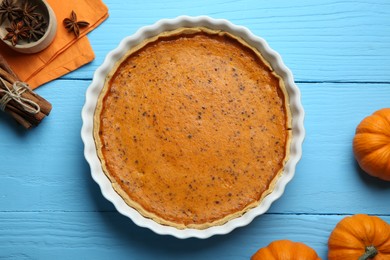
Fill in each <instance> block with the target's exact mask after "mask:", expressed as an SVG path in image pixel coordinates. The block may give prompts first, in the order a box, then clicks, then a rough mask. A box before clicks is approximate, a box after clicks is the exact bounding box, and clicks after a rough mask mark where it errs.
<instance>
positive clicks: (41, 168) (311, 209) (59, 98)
mask: <svg viewBox="0 0 390 260" xmlns="http://www.w3.org/2000/svg"><path fill="white" fill-rule="evenodd" d="M105 3H106V4H107V5H108V7H109V12H110V17H109V19H108V20H107V21H105V22H104V23H103V24H102V25H101V26H100V27H98V28H97V29H96V30H95V31H93V32H91V33H90V34H89V37H90V41H91V43H92V46H93V49H94V50H95V53H96V59H95V60H94V61H93V62H92V63H90V64H88V65H86V66H84V67H83V68H81V69H79V70H77V71H75V72H72V73H70V74H68V75H66V76H64V77H63V78H60V79H58V80H55V81H53V82H51V83H49V84H46V85H44V86H42V87H41V88H39V89H38V90H37V92H38V93H39V94H40V95H42V96H43V97H45V98H47V99H48V100H49V101H50V102H52V104H53V111H52V113H51V115H50V116H49V117H48V118H47V119H45V120H44V121H43V122H42V124H41V125H40V126H39V127H38V128H36V129H33V130H31V131H28V132H26V131H24V130H23V129H21V128H20V127H19V126H17V125H16V124H15V123H14V122H13V121H12V120H10V119H9V118H8V117H7V116H6V115H4V114H3V113H1V115H0V259H110V258H111V259H248V258H249V257H250V256H251V255H252V254H253V253H254V252H255V251H256V250H257V249H258V248H260V247H263V246H266V245H267V244H268V243H270V242H271V241H273V240H276V239H291V240H295V241H301V242H304V243H306V244H308V245H309V246H311V247H313V248H314V249H315V250H316V251H317V252H318V254H319V255H320V256H321V257H322V258H323V259H326V255H327V239H328V237H329V234H330V232H331V230H332V229H333V228H334V226H335V225H336V223H337V222H338V221H340V220H341V219H342V218H343V217H345V216H346V215H350V214H355V213H367V214H373V215H378V216H380V217H381V218H383V219H384V220H386V221H387V222H390V202H389V201H390V183H386V182H383V181H379V180H377V179H374V178H371V177H369V176H368V175H366V174H365V173H363V172H362V171H361V170H360V169H359V167H358V166H357V164H356V162H355V160H354V158H353V153H352V147H351V140H352V138H353V135H354V131H355V128H356V126H357V124H358V123H359V122H360V120H361V119H363V118H364V117H365V116H367V115H369V114H371V113H372V112H374V111H375V110H377V109H380V108H382V107H389V106H390V2H389V1H388V0H361V1H351V0H344V1H336V0H321V1H310V0H299V1H287V0H283V1H282V0H277V1H255V0H252V1H235V0H231V1H226V0H212V1H211V0H198V1H178V0H167V1H160V0H150V1H119V0H105ZM179 15H192V16H196V15H209V16H211V17H214V18H225V19H228V20H230V21H231V22H233V23H235V24H237V25H243V26H246V27H248V28H249V29H250V30H251V31H252V32H253V33H255V34H257V35H258V36H261V37H263V38H265V39H266V40H267V41H268V43H269V44H270V46H271V47H272V48H273V49H275V50H276V51H278V52H279V53H280V54H281V55H282V57H283V60H284V62H285V63H286V65H287V66H288V67H289V68H290V69H291V70H292V72H293V74H294V76H295V80H296V84H297V85H298V87H299V88H300V90H301V93H302V103H303V106H304V109H305V112H306V117H305V128H306V139H305V141H304V145H303V156H302V160H301V161H300V162H299V164H298V167H297V169H296V175H295V177H294V179H293V180H292V182H290V183H289V185H288V186H287V188H286V191H285V193H284V195H283V196H282V197H281V198H280V199H279V200H278V201H276V203H274V204H273V205H272V206H271V208H270V210H269V211H268V212H267V213H266V214H265V215H263V216H260V217H258V218H256V219H255V220H254V221H253V222H252V223H251V224H250V225H248V226H246V227H244V228H239V229H236V230H234V231H233V232H232V233H230V234H228V235H224V236H214V237H212V238H209V239H207V240H199V239H187V240H178V239H176V238H174V237H170V236H159V235H156V234H154V233H153V232H152V231H150V230H148V229H145V228H140V227H138V226H136V225H135V224H133V222H132V221H131V220H130V219H128V218H126V217H124V216H122V215H120V214H119V213H118V212H117V211H116V210H115V209H114V207H113V206H112V205H111V204H110V203H109V202H108V201H106V200H105V199H104V198H103V196H102V195H101V193H100V190H99V188H98V185H97V184H96V183H95V182H94V181H93V180H92V178H91V176H90V170H89V166H88V165H87V163H86V161H85V159H84V157H83V143H82V141H81V138H80V129H81V125H82V122H81V115H80V113H81V109H82V106H83V104H84V99H85V91H86V89H87V88H88V86H89V84H90V83H91V79H92V76H93V73H94V71H95V70H96V68H97V67H98V66H99V65H100V64H101V63H102V62H103V59H104V57H105V55H106V54H107V53H108V52H109V51H110V50H112V49H113V48H115V47H116V46H117V45H118V43H119V42H120V40H121V39H122V38H123V37H125V36H127V35H131V34H133V33H134V32H135V31H136V30H137V29H138V28H139V27H141V26H144V25H149V24H152V23H154V22H156V21H157V20H159V19H161V18H174V17H176V16H179Z"/></svg>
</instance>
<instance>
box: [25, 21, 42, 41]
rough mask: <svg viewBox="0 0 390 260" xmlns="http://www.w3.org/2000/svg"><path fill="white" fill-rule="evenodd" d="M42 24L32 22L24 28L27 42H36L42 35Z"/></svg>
mask: <svg viewBox="0 0 390 260" xmlns="http://www.w3.org/2000/svg"><path fill="white" fill-rule="evenodd" d="M42 26H43V24H42V23H39V22H38V21H32V22H30V23H29V24H27V25H26V26H25V28H26V31H27V42H30V41H31V40H33V41H38V40H39V39H40V38H41V37H42V36H43V35H44V34H45V30H42Z"/></svg>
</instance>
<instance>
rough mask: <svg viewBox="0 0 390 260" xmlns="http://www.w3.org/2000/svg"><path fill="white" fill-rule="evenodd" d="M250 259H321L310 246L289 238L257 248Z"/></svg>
mask: <svg viewBox="0 0 390 260" xmlns="http://www.w3.org/2000/svg"><path fill="white" fill-rule="evenodd" d="M251 260H321V258H319V257H318V255H317V253H316V252H315V251H314V249H312V248H311V247H309V246H307V245H305V244H304V243H301V242H293V241H291V240H287V239H284V240H276V241H273V242H272V243H270V244H269V245H268V246H266V247H263V248H261V249H259V250H258V251H257V252H256V253H255V254H254V255H253V256H252V257H251Z"/></svg>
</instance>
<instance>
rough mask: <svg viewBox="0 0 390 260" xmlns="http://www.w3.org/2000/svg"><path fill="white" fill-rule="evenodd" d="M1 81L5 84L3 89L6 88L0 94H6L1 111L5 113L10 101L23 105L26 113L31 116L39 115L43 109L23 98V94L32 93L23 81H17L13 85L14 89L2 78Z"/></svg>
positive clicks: (2, 99) (0, 102)
mask: <svg viewBox="0 0 390 260" xmlns="http://www.w3.org/2000/svg"><path fill="white" fill-rule="evenodd" d="M0 81H1V83H2V84H3V87H4V88H5V89H0V92H1V93H4V95H3V97H2V98H1V99H0V109H1V110H3V111H4V110H5V108H6V107H7V104H8V102H9V101H11V100H15V102H17V103H18V104H20V105H21V107H22V108H23V109H24V111H26V112H28V113H31V114H37V113H39V111H40V110H41V107H40V106H39V105H38V104H37V103H35V102H34V101H32V100H29V99H27V98H24V97H22V94H23V93H24V92H25V91H31V90H30V88H29V87H28V85H27V84H26V83H24V82H21V81H15V82H14V84H13V85H12V88H9V87H8V86H7V84H6V83H5V81H4V80H3V79H2V78H0Z"/></svg>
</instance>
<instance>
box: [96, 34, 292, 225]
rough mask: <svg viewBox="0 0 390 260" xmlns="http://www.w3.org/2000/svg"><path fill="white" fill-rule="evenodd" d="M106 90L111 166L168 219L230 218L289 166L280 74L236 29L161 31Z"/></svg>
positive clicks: (123, 189)
mask: <svg viewBox="0 0 390 260" xmlns="http://www.w3.org/2000/svg"><path fill="white" fill-rule="evenodd" d="M103 93H104V95H103V97H101V100H100V108H99V109H98V112H100V114H99V115H98V117H97V120H98V121H99V122H98V124H97V127H98V129H97V130H96V131H97V134H96V135H95V138H96V139H98V140H97V143H98V144H99V145H101V149H100V150H99V151H98V152H99V155H100V157H101V160H102V161H103V162H104V169H105V172H106V174H107V175H108V176H109V177H110V179H111V181H112V182H113V183H114V184H115V188H116V190H117V191H118V192H119V193H120V194H121V195H122V196H123V197H124V198H125V200H126V201H127V202H128V203H129V204H130V205H132V206H133V207H135V208H137V209H139V211H140V212H141V213H142V214H143V215H145V216H147V217H151V218H153V219H155V220H156V221H158V222H160V223H163V224H169V225H173V226H177V227H185V226H190V227H195V228H204V227H207V226H210V225H213V224H215V223H217V224H221V223H223V222H224V221H226V220H228V219H230V218H231V217H235V216H238V215H241V214H243V213H244V212H245V211H246V210H247V209H248V208H250V207H253V206H255V205H257V204H258V202H259V201H260V200H261V198H262V197H264V195H266V194H267V193H268V192H269V190H267V189H269V188H270V185H271V183H272V180H273V179H274V178H275V176H276V175H277V174H278V173H279V172H280V171H281V169H282V168H283V164H284V161H285V159H286V157H287V155H286V150H287V147H288V140H289V131H288V125H289V124H288V122H289V118H288V111H286V110H287V108H286V107H287V106H286V104H285V94H283V93H284V92H283V91H281V88H280V84H279V78H278V77H277V76H275V75H274V74H273V73H271V71H270V68H269V67H268V66H267V65H265V64H264V63H263V62H262V61H261V59H260V58H259V57H258V56H257V55H256V54H255V53H254V52H253V51H252V50H251V49H249V48H248V47H245V46H243V45H242V44H241V43H239V42H238V41H237V40H236V39H233V38H231V37H230V36H227V35H222V36H221V35H210V34H207V33H196V34H191V35H184V34H181V35H178V36H169V37H168V36H167V37H160V38H159V39H158V40H157V41H155V42H151V43H148V44H147V45H146V46H144V47H143V48H141V49H140V50H138V51H137V52H135V53H132V54H130V56H129V57H127V58H126V59H125V60H124V61H123V62H122V64H120V65H119V66H118V68H117V70H116V72H115V73H114V74H113V75H112V78H111V79H110V80H109V82H108V84H106V86H105V91H104V92H103ZM95 119H96V118H95ZM271 186H272V185H271ZM271 188H272V187H271Z"/></svg>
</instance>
